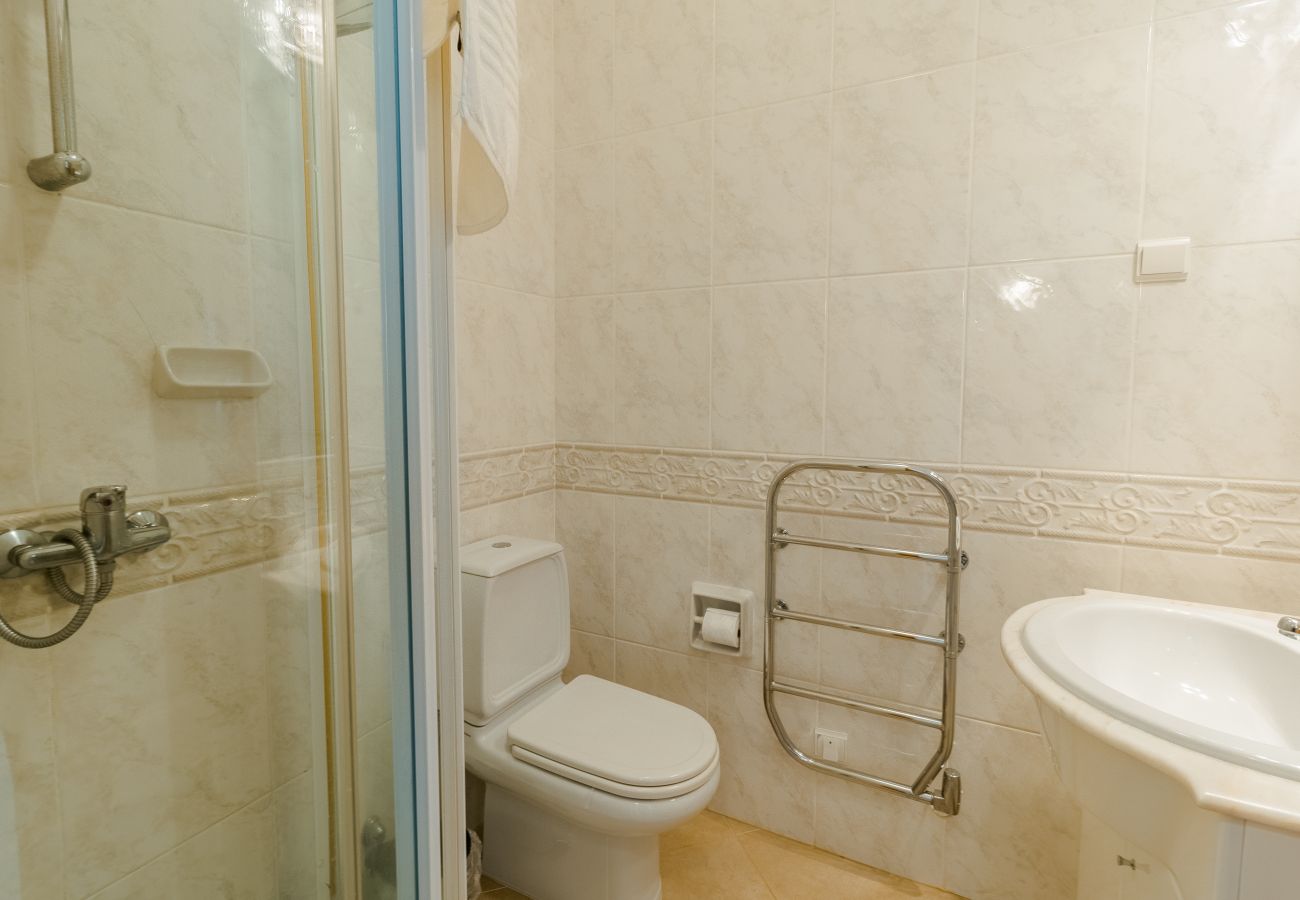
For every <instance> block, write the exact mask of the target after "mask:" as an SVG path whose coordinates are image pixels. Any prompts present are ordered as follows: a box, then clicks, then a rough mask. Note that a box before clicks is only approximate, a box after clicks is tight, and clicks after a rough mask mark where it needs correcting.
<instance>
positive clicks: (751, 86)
mask: <svg viewBox="0 0 1300 900" xmlns="http://www.w3.org/2000/svg"><path fill="white" fill-rule="evenodd" d="M834 5H835V4H834V0H717V2H716V4H715V11H714V16H715V19H716V28H717V48H716V54H717V56H716V64H715V71H716V77H717V94H716V97H717V99H716V104H717V111H718V112H720V113H725V112H733V111H735V110H738V109H749V108H752V107H755V106H765V105H767V104H770V103H780V102H781V101H783V100H790V99H793V98H795V97H806V96H809V95H811V94H820V93H823V92H825V91H828V90H830V88H831V57H832V54H831V52H830V51H831V22H832V21H833V19H834V15H835V10H834Z"/></svg>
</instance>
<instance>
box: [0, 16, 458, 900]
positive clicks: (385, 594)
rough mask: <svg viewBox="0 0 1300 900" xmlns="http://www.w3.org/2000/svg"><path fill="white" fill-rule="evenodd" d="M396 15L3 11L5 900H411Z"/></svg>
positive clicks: (411, 536) (412, 808)
mask: <svg viewBox="0 0 1300 900" xmlns="http://www.w3.org/2000/svg"><path fill="white" fill-rule="evenodd" d="M340 6H342V4H340ZM399 12H405V10H404V4H400V3H397V2H389V3H381V4H379V5H377V6H375V7H374V9H370V8H369V7H368V6H360V5H358V4H355V3H350V4H348V8H347V9H342V8H340V9H336V8H335V3H334V2H332V0H215V2H214V0H168V2H150V3H143V4H141V3H130V2H126V0H110V2H90V0H66V5H65V0H49V2H48V3H43V2H42V0H7V2H6V3H5V4H4V6H3V8H0V383H3V385H4V389H3V391H0V533H4V534H10V535H11V537H10V538H9V539H8V543H6V542H5V540H6V539H5V538H3V537H0V552H2V553H3V556H4V560H3V565H0V575H2V576H4V577H3V578H0V617H2V618H3V620H4V621H5V622H6V623H8V630H5V629H0V637H4V638H6V640H4V641H0V896H3V897H5V898H14V900H55V898H58V900H80V898H89V897H95V898H103V900H108V898H132V900H139V898H181V897H183V898H186V900H203V898H208V897H220V898H241V900H243V898H248V900H262V898H271V897H278V898H313V900H314V898H327V897H343V898H361V897H366V898H387V897H411V896H415V884H416V882H415V878H416V868H417V866H416V859H417V852H416V849H415V848H416V846H417V841H428V840H430V839H431V838H432V839H436V830H437V825H436V810H435V811H434V812H435V816H434V817H433V819H432V821H433V823H434V824H433V825H432V826H431V828H430V829H429V830H431V831H433V832H434V834H433V835H432V836H430V835H425V834H417V833H416V829H415V822H416V821H417V820H418V815H417V804H418V802H419V798H420V793H419V790H420V789H419V787H418V785H417V771H418V767H417V764H416V760H417V759H418V755H417V754H418V752H419V751H418V748H417V745H416V741H415V738H414V737H413V736H414V735H416V734H418V733H419V732H420V729H421V727H422V724H421V719H420V715H421V714H420V713H417V712H416V710H417V709H419V708H420V704H421V703H422V702H423V696H424V694H423V690H422V688H421V687H420V683H419V681H418V679H417V680H413V671H416V672H418V671H420V664H421V663H420V652H421V651H420V641H419V640H414V641H413V640H412V637H411V635H412V629H413V628H414V630H415V633H416V634H417V635H418V634H421V633H423V629H424V628H425V626H424V624H423V621H422V619H421V618H420V616H421V612H420V609H421V603H420V602H412V598H413V597H414V598H415V599H416V600H417V601H418V600H420V598H421V595H420V593H419V590H420V589H419V587H418V586H419V585H421V584H422V583H423V582H424V578H423V574H422V573H423V569H425V568H428V567H429V566H430V563H429V562H428V561H427V560H425V559H423V556H422V553H423V551H422V550H421V549H420V548H421V546H423V545H426V544H428V545H430V546H431V544H429V540H430V539H428V538H426V537H425V536H424V535H425V533H426V532H427V531H429V530H431V528H432V525H433V521H432V513H431V509H430V508H429V507H428V506H427V505H423V506H422V505H421V502H420V499H419V498H420V497H421V496H428V494H429V493H430V491H429V489H428V485H427V484H425V483H424V482H425V481H426V480H427V478H428V477H431V476H430V475H429V474H428V473H427V472H425V471H424V468H425V467H424V466H422V465H417V464H416V462H415V461H414V460H415V459H416V458H417V457H418V454H419V452H420V448H421V440H422V438H421V437H420V434H419V432H420V431H421V429H424V428H425V427H426V426H425V423H423V422H420V421H418V420H417V419H413V417H412V415H411V412H410V409H411V406H410V396H411V394H412V392H413V388H412V386H411V385H410V384H408V378H409V377H410V373H411V372H412V363H411V361H410V360H409V359H407V358H406V354H407V348H409V347H410V346H411V335H410V333H409V328H410V326H411V321H412V320H411V310H410V304H411V303H412V302H413V296H414V291H413V290H412V288H411V285H410V277H409V272H408V271H407V269H409V267H410V266H409V259H408V258H407V257H406V256H404V254H403V252H402V250H403V241H404V240H407V239H408V236H409V221H410V216H409V210H403V208H402V204H401V202H400V197H401V192H402V190H403V187H402V183H401V177H400V173H401V172H402V171H404V170H409V168H410V166H409V160H406V159H404V158H403V157H402V151H401V147H402V146H403V145H402V144H401V142H400V140H399V138H398V123H399V121H400V120H401V116H400V115H399V108H398V105H399V103H401V102H402V99H403V98H402V90H403V88H401V87H400V86H399V85H398V84H397V80H398V71H399V70H400V68H401V67H400V65H397V64H395V60H397V59H398V58H399V57H400V54H401V51H402V48H403V46H405V45H406V44H407V43H409V42H408V41H407V38H406V34H407V33H408V32H409V31H410V25H409V23H406V24H403V23H400V22H399V19H398V14H399ZM336 16H337V17H338V25H337V27H336ZM376 72H379V73H382V74H381V75H380V76H379V77H378V78H377V76H376ZM74 88H75V92H74ZM408 89H409V86H408ZM51 123H53V126H54V127H53V131H52V130H51ZM30 161H34V162H30ZM29 162H30V165H29ZM381 173H388V174H386V175H384V177H381ZM404 267H405V268H404ZM430 439H431V438H430ZM425 462H426V463H427V459H426V460H425ZM87 489H93V490H91V491H90V492H89V493H86V494H84V495H83V491H87ZM413 497H414V498H415V499H414V500H412V498H413ZM146 539H147V540H146ZM146 544H147V546H146ZM24 548H26V549H24ZM412 548H414V549H412ZM24 553H25V554H26V555H24ZM42 554H43V555H42ZM20 557H21V559H20ZM42 559H44V560H45V562H44V563H41V560H42ZM20 563H21V564H20ZM38 563H40V565H38ZM83 570H84V571H83ZM47 572H54V573H56V574H55V575H54V577H53V579H51V578H50V576H49V575H47V574H44V573H47ZM57 573H62V577H63V578H64V579H65V580H66V584H64V585H63V586H62V588H61V589H60V590H59V592H56V588H59V585H58V584H56V582H57V581H58V579H59V578H60V577H61V576H60V574H57ZM413 586H414V587H413ZM109 588H111V590H109ZM79 592H85V593H93V594H94V596H102V597H103V599H101V600H99V602H91V601H92V600H93V597H92V598H90V599H88V600H86V601H79V599H78V594H79ZM61 594H62V596H61ZM70 600H71V601H73V602H70ZM74 616H77V617H80V619H81V621H80V622H78V623H76V624H77V625H78V626H79V627H76V628H72V629H69V627H68V623H69V621H70V620H72V619H73V617H74ZM14 635H27V636H36V637H38V638H39V637H41V636H46V635H54V636H56V637H57V638H58V640H57V641H56V640H50V641H39V640H38V641H36V642H34V643H33V642H25V641H22V640H16V639H15V638H14ZM424 812H426V813H427V810H425V811H424Z"/></svg>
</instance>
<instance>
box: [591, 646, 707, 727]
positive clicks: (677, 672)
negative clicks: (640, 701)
mask: <svg viewBox="0 0 1300 900" xmlns="http://www.w3.org/2000/svg"><path fill="white" fill-rule="evenodd" d="M614 654H615V655H614V675H615V679H616V680H617V681H618V683H619V684H622V685H626V686H628V687H630V688H635V689H636V690H638V691H645V692H646V693H647V694H654V695H655V696H656V697H662V698H663V699H665V700H668V701H670V702H672V703H677V704H680V705H681V706H685V707H687V708H688V709H693V710H695V711H696V712H697V713H699V714H700V715H704V714H705V713H706V712H707V711H708V701H709V661H708V660H707V659H705V658H702V657H700V656H687V655H685V654H683V653H671V652H669V651H667V650H660V649H658V648H656V647H645V646H642V645H641V644H633V643H630V642H628V641H619V642H618V643H617V646H616V649H615V651H614Z"/></svg>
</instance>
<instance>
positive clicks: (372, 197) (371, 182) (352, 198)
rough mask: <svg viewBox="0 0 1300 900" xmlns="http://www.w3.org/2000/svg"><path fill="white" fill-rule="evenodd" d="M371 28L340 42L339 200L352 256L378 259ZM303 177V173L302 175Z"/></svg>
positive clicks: (344, 243) (376, 135)
mask: <svg viewBox="0 0 1300 900" xmlns="http://www.w3.org/2000/svg"><path fill="white" fill-rule="evenodd" d="M370 38H371V34H370V32H358V33H357V34H353V35H348V36H346V37H344V38H342V39H341V40H339V42H338V69H339V79H338V80H339V87H338V95H339V96H338V115H339V120H340V122H339V151H338V152H339V159H338V168H339V203H340V207H341V209H342V211H343V214H342V220H343V223H342V227H341V237H340V239H341V242H342V247H343V252H344V254H346V255H347V256H353V257H359V258H361V259H368V260H372V261H376V262H377V261H378V260H379V190H378V187H377V185H378V184H379V168H378V167H379V133H378V131H377V130H376V129H377V124H376V119H375V74H374V73H375V59H374V53H373V51H372V49H371V42H370ZM298 177H299V178H301V175H299V176H298Z"/></svg>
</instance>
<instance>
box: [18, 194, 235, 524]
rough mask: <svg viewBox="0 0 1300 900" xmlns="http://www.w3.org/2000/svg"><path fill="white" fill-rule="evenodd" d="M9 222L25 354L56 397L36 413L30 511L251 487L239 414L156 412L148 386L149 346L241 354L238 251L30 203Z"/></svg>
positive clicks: (35, 198) (138, 220)
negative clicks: (24, 314) (86, 501)
mask: <svg viewBox="0 0 1300 900" xmlns="http://www.w3.org/2000/svg"><path fill="white" fill-rule="evenodd" d="M23 215H24V219H25V223H26V225H25V228H26V248H25V249H26V257H27V295H28V303H29V307H30V316H31V318H30V333H29V341H30V345H31V347H32V349H33V353H34V355H35V356H36V357H37V358H39V359H43V360H50V361H57V365H42V366H40V367H39V368H38V370H37V371H38V372H39V374H40V377H41V379H42V382H43V384H44V388H45V390H47V391H49V392H51V393H52V394H53V395H55V396H58V397H60V398H61V401H60V402H59V403H58V404H44V405H42V406H41V407H39V408H38V409H37V415H36V429H37V440H38V443H39V445H40V446H41V447H42V448H43V449H42V451H41V454H40V456H39V459H38V467H39V470H38V478H39V495H40V501H41V502H42V504H59V503H75V502H76V498H77V496H78V495H79V493H80V491H81V489H82V488H83V487H85V486H86V485H87V484H95V483H105V484H107V483H125V484H127V485H128V486H130V487H132V488H133V489H134V491H135V492H136V493H137V494H140V493H157V492H162V491H168V490H176V489H182V488H194V487H201V486H212V485H228V484H238V483H244V482H248V481H251V480H253V478H254V477H255V474H256V462H255V461H256V442H255V434H254V427H255V413H254V405H253V402H252V401H248V400H227V401H219V402H202V403H196V402H194V401H183V400H162V399H160V398H158V397H156V396H155V395H154V393H153V388H152V385H151V380H150V379H151V373H152V367H153V357H154V347H155V345H158V344H182V345H185V344H190V345H194V344H197V345H200V346H203V345H213V344H216V345H234V346H248V345H249V343H251V340H252V333H251V327H250V326H251V323H250V321H249V312H248V310H249V258H248V242H247V239H246V238H244V237H242V236H238V235H234V234H231V233H230V232H226V231H220V230H217V229H213V228H208V227H206V226H202V225H191V224H187V223H183V222H177V221H174V220H168V219H162V218H159V217H157V216H151V215H146V214H141V213H136V212H130V211H126V210H120V209H114V208H112V207H108V206H104V205H101V204H97V203H87V202H84V201H80V200H76V199H73V198H71V197H62V198H58V197H51V196H48V195H44V194H42V193H41V192H37V191H31V192H29V193H28V194H27V196H26V203H25V206H24V209H23ZM88 310H93V311H94V313H93V316H92V317H91V319H92V321H93V326H91V327H69V325H70V323H85V322H86V318H87V311H88ZM104 411H111V419H110V421H109V424H108V427H107V429H105V427H104V424H103V421H102V420H103V414H104Z"/></svg>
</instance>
